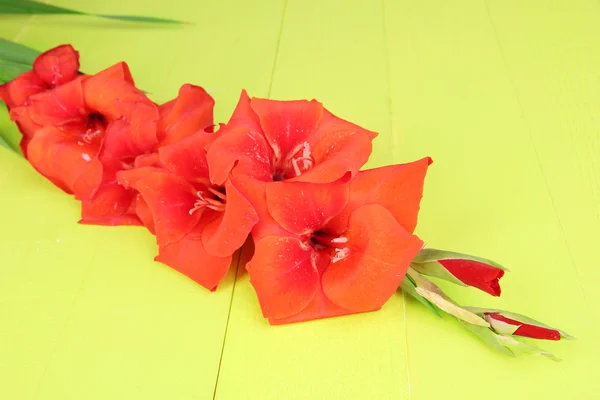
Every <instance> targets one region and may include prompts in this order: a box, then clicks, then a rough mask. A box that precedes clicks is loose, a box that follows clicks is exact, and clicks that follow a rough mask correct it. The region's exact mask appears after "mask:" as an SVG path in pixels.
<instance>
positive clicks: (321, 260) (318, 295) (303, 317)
mask: <svg viewBox="0 0 600 400" xmlns="http://www.w3.org/2000/svg"><path fill="white" fill-rule="evenodd" d="M330 257H331V256H330V254H329V252H327V251H320V252H319V256H318V259H317V262H316V264H317V269H318V270H319V274H322V273H323V270H324V269H325V268H326V267H327V266H328V265H329V262H330V260H331V258H330ZM354 313H355V312H354V311H350V310H346V309H345V308H342V307H340V306H337V305H335V304H334V303H332V302H331V300H329V299H328V298H327V296H325V293H324V292H323V288H322V287H321V285H318V288H317V291H316V292H315V297H313V299H312V300H311V302H310V303H309V304H308V305H307V306H306V307H305V308H304V309H303V310H302V311H300V312H299V313H297V314H294V315H292V316H290V317H287V318H280V319H277V318H270V319H269V323H270V324H271V325H283V324H292V323H296V322H303V321H310V320H315V319H322V318H331V317H338V316H341V315H348V314H354Z"/></svg>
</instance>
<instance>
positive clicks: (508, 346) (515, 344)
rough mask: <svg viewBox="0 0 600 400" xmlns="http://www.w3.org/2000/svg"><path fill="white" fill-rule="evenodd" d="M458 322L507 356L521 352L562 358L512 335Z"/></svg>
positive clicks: (515, 355)
mask: <svg viewBox="0 0 600 400" xmlns="http://www.w3.org/2000/svg"><path fill="white" fill-rule="evenodd" d="M458 322H460V323H461V325H462V326H464V327H465V328H467V329H468V330H470V331H471V332H472V333H474V334H475V335H476V336H477V337H478V338H479V339H481V340H482V341H483V342H485V343H486V344H488V345H489V346H491V347H492V348H494V349H495V350H498V351H499V352H501V353H503V354H506V355H507V356H510V357H517V355H521V354H533V355H538V356H544V357H547V358H549V359H551V360H553V361H561V360H560V358H557V357H556V356H555V355H554V354H552V353H549V352H547V351H545V350H542V349H540V348H539V347H535V346H531V345H528V344H525V343H523V342H519V341H518V340H516V339H515V338H513V337H511V336H505V335H498V334H496V333H494V332H492V331H491V330H490V329H487V328H482V327H480V326H475V325H471V324H467V323H464V322H463V321H461V320H459V321H458Z"/></svg>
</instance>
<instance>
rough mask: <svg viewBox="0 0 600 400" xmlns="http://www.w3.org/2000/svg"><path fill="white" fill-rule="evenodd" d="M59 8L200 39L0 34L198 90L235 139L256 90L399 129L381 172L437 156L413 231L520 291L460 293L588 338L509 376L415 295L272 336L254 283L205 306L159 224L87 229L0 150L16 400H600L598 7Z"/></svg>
mask: <svg viewBox="0 0 600 400" xmlns="http://www.w3.org/2000/svg"><path fill="white" fill-rule="evenodd" d="M52 3H55V4H57V5H62V6H67V7H69V6H70V7H77V8H79V9H82V10H84V11H95V12H106V13H123V14H139V13H144V14H148V15H160V16H163V17H168V18H176V19H183V20H188V21H192V22H194V23H195V25H194V26H187V27H184V28H174V27H160V28H156V27H151V26H142V25H136V24H121V23H117V22H110V21H108V22H106V21H100V20H97V19H87V18H79V17H73V18H66V17H56V16H55V17H34V18H22V17H19V18H14V17H10V18H5V17H0V36H1V37H6V38H9V39H10V38H15V37H16V38H17V39H18V41H19V42H21V43H24V44H26V45H30V46H33V47H37V48H39V49H45V48H49V47H52V46H55V45H57V44H60V43H65V42H69V43H72V44H73V45H74V46H75V47H76V48H78V49H79V50H80V52H81V55H82V69H83V70H84V71H86V72H87V71H90V72H95V71H97V70H99V69H101V68H104V67H106V66H108V65H110V64H112V63H114V62H117V61H120V60H126V61H127V62H128V63H129V64H130V66H131V68H132V71H133V73H134V76H135V78H136V82H137V83H138V86H140V87H141V88H143V89H144V90H146V91H148V92H150V93H151V97H152V98H153V99H154V100H155V101H158V102H161V101H165V100H168V99H170V98H172V97H173V96H175V95H176V93H177V90H178V88H179V87H180V86H181V85H182V84H183V83H186V82H191V83H194V84H198V85H202V86H204V87H205V88H206V89H207V90H208V91H209V92H210V93H211V94H212V95H213V96H214V97H215V99H216V101H217V108H216V119H217V121H220V122H224V121H226V120H227V119H228V117H229V115H230V113H231V111H232V110H233V107H234V106H235V103H236V102H237V99H238V96H239V93H240V90H241V89H242V88H246V89H247V90H248V92H249V93H250V95H253V96H258V97H271V98H275V99H282V100H286V99H298V98H307V99H312V98H316V99H318V100H320V101H321V102H323V103H324V105H325V107H326V108H328V109H329V110H330V111H332V112H333V113H335V114H337V115H339V116H340V117H342V118H345V119H348V120H351V121H353V122H356V123H358V124H361V125H363V126H365V127H366V128H368V129H371V130H375V131H378V132H379V133H380V136H379V137H378V138H377V139H376V141H375V150H374V153H373V156H372V158H371V160H370V161H369V163H368V165H367V167H375V166H379V165H384V164H389V163H392V162H408V161H412V160H415V159H418V158H421V157H423V156H431V157H433V159H434V164H433V165H432V167H431V169H430V173H429V174H428V177H427V181H426V188H425V196H424V200H423V203H422V208H421V214H420V221H419V226H418V230H417V233H418V234H419V235H420V236H421V237H422V238H423V239H424V240H425V241H426V242H427V244H428V245H429V246H431V247H437V248H443V249H448V250H454V251H459V252H466V253H470V254H475V255H480V256H483V257H488V258H492V259H494V260H497V261H499V262H501V263H502V264H504V265H505V266H507V267H508V268H509V269H510V270H511V272H509V273H507V275H506V276H505V278H503V281H502V284H503V285H502V288H503V294H502V297H501V298H489V297H488V296H487V295H485V294H484V293H480V292H477V291H475V290H471V289H465V288H460V287H457V286H452V285H451V284H443V283H442V284H441V286H442V287H443V288H444V289H445V290H446V291H447V292H448V294H450V295H451V296H453V297H455V298H456V300H458V301H459V302H461V303H464V304H466V305H479V306H489V307H494V308H502V309H509V310H512V311H515V312H520V313H523V314H527V315H529V316H531V317H533V318H536V319H539V320H542V321H544V322H546V323H548V324H550V325H555V326H557V327H560V328H562V329H564V330H565V331H567V332H569V333H570V334H572V335H574V336H576V337H577V338H578V339H579V340H578V341H576V342H561V343H542V344H540V345H541V346H542V347H544V348H547V349H549V350H551V351H553V352H554V353H555V354H557V355H558V356H559V357H561V358H563V359H565V361H564V362H562V363H558V364H557V363H552V362H550V361H546V360H544V359H539V358H536V357H530V358H524V359H517V360H514V359H510V358H507V357H505V356H503V355H500V354H496V353H494V352H493V351H492V350H490V349H488V348H487V347H485V346H484V345H483V344H481V343H480V342H478V340H477V339H476V338H475V337H473V336H471V335H470V334H469V333H468V332H467V331H464V330H463V329H462V328H461V327H460V326H459V325H458V324H456V323H454V322H452V321H450V320H446V319H438V318H436V317H434V316H433V315H431V314H428V312H427V311H426V310H425V309H424V308H423V307H422V306H421V305H420V304H419V303H417V302H415V301H412V300H411V299H406V301H404V299H403V297H402V295H401V294H398V295H396V296H394V297H393V298H392V299H391V300H390V301H389V303H388V304H386V306H385V307H384V308H383V310H382V311H380V312H377V313H369V314H363V315H355V316H348V317H341V318H335V319H330V320H323V321H314V322H308V323H302V324H295V325H289V326H279V327H270V326H269V325H268V324H267V322H266V321H265V320H264V319H263V318H262V315H261V313H260V308H259V306H258V302H257V300H256V295H255V294H254V291H253V289H252V287H251V285H250V284H249V282H248V276H247V275H246V274H245V273H244V272H243V271H242V270H241V269H240V271H238V276H237V280H234V275H235V268H233V269H232V271H231V273H230V275H229V276H228V278H227V279H226V281H225V282H224V283H223V285H222V287H221V288H220V290H218V291H217V292H216V293H213V294H209V293H207V292H206V291H204V290H203V289H201V288H200V287H198V286H197V285H194V284H193V283H191V282H189V281H187V280H186V279H185V278H183V277H181V276H179V275H178V274H176V273H174V272H172V271H171V270H169V269H168V268H166V267H163V266H161V265H160V264H156V263H154V262H152V258H151V257H152V256H153V254H154V251H155V248H154V244H153V240H152V238H151V237H150V236H149V235H147V234H146V233H145V232H144V231H143V230H141V229H137V228H101V227H90V226H80V225H77V224H76V223H75V221H76V220H77V218H78V215H77V213H78V210H77V205H76V203H75V202H74V201H72V200H70V199H69V198H68V197H67V196H66V195H63V194H62V193H60V192H59V191H58V190H57V189H55V188H53V187H52V186H51V185H50V184H49V183H47V182H46V181H45V180H44V179H43V178H41V177H40V176H38V175H37V174H35V172H34V171H33V170H32V168H31V167H29V166H28V164H26V163H25V161H24V160H22V159H19V158H18V157H15V156H13V155H11V154H9V153H8V152H7V151H5V150H4V149H1V148H0V194H2V196H0V224H1V225H0V226H1V227H2V229H0V254H2V257H1V258H0V315H1V316H2V329H1V330H0V398H7V399H11V400H12V399H15V400H21V399H40V400H53V399H61V400H62V399H71V398H72V399H106V398H115V399H120V398H126V399H131V400H133V399H165V398H173V399H211V398H217V399H225V400H229V399H236V400H237V399H261V400H262V399H355V398H356V399H362V398H377V399H407V400H425V399H432V398H457V397H463V398H475V397H476V396H477V397H480V396H481V397H484V396H485V397H486V398H487V399H506V397H507V396H508V397H510V398H511V399H528V398H533V397H541V398H545V399H564V398H576V399H582V400H588V399H589V400H591V399H595V398H596V397H597V393H599V392H600V381H598V379H596V378H595V375H596V372H595V370H596V363H597V359H598V357H600V349H599V347H598V345H596V344H595V343H594V341H595V340H597V338H598V337H600V323H599V322H598V320H599V319H600V308H599V304H600V286H599V285H600V284H599V283H598V282H600V272H599V271H600V269H599V268H598V266H597V265H598V262H597V259H596V258H597V257H596V256H595V250H596V248H597V242H598V240H599V239H600V122H599V121H600V118H599V117H598V115H599V112H600V78H599V77H600V75H599V73H598V66H599V65H600V41H598V37H600V24H598V16H600V3H598V2H596V1H590V0H573V1H566V0H550V1H547V0H546V1H541V0H529V1H518V0H459V1H457V2H453V3H448V2H444V1H441V0H420V1H417V0H399V1H395V0H383V1H381V2H373V1H366V0H350V1H342V0H321V1H318V0H305V1H299V0H287V1H285V0H280V1H278V0H270V1H264V2H254V3H252V2H242V1H239V0H226V1H222V2H208V1H205V2H196V1H191V0H173V1H170V2H167V3H165V2H156V3H150V2H140V1H139V0H120V1H117V0H109V1H105V2H102V3H94V2H82V1H78V0H56V1H52ZM0 129H2V130H9V131H10V133H11V135H12V136H11V137H12V139H13V140H12V142H13V143H16V141H17V140H18V134H17V131H16V129H14V127H13V126H12V125H11V124H10V122H9V121H8V119H7V117H6V116H4V115H3V116H0ZM250 253H251V252H250V251H244V252H243V253H242V259H241V263H242V264H243V263H244V262H245V261H246V260H247V259H248V257H250Z"/></svg>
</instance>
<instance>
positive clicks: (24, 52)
mask: <svg viewBox="0 0 600 400" xmlns="http://www.w3.org/2000/svg"><path fill="white" fill-rule="evenodd" d="M0 1H3V0H0ZM39 54H40V52H39V51H37V50H35V49H32V48H31V47H27V46H24V45H22V44H19V43H15V42H11V41H10V40H6V39H3V38H0V60H6V61H12V62H15V63H19V64H28V65H31V64H33V60H35V58H36V57H37V56H38V55H39Z"/></svg>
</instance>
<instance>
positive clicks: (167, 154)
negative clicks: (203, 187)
mask: <svg viewBox="0 0 600 400" xmlns="http://www.w3.org/2000/svg"><path fill="white" fill-rule="evenodd" d="M213 136H214V134H212V133H207V132H204V131H200V132H197V133H195V134H193V135H191V136H188V137H186V138H183V139H181V140H180V141H178V142H177V143H173V144H170V145H168V146H164V147H161V148H160V149H158V154H159V158H160V161H161V163H162V164H163V165H164V166H165V168H168V169H169V170H170V171H172V172H173V173H174V174H176V175H179V176H182V177H184V178H185V179H187V180H188V181H190V182H202V183H204V184H208V183H209V182H208V162H207V161H206V150H205V149H204V148H205V147H206V145H207V144H208V143H210V141H211V140H212V139H213Z"/></svg>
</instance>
